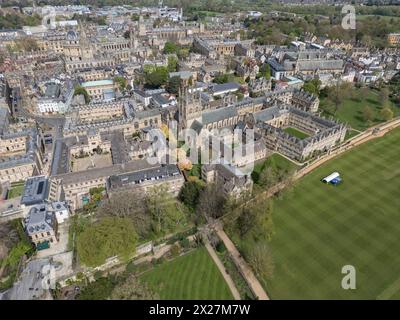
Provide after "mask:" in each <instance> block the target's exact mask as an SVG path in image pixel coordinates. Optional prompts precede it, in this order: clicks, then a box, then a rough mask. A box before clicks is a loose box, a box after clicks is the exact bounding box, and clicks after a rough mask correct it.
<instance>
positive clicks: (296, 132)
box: [283, 127, 309, 139]
mask: <svg viewBox="0 0 400 320" xmlns="http://www.w3.org/2000/svg"><path fill="white" fill-rule="evenodd" d="M283 131H285V132H287V133H289V134H290V135H291V136H294V137H297V138H299V139H305V138H307V137H308V136H309V135H308V134H307V133H305V132H303V131H300V130H297V129H295V128H292V127H288V128H285V129H283Z"/></svg>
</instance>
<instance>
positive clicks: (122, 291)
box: [111, 274, 160, 300]
mask: <svg viewBox="0 0 400 320" xmlns="http://www.w3.org/2000/svg"><path fill="white" fill-rule="evenodd" d="M158 299H160V298H159V296H158V294H157V293H155V292H153V291H152V290H151V289H150V288H149V287H148V286H147V285H146V284H145V283H143V282H141V281H140V279H138V278H137V277H136V276H135V275H133V274H132V275H130V276H128V278H127V279H126V280H125V282H124V283H123V284H121V285H118V286H116V287H115V288H114V290H113V291H112V293H111V300H158Z"/></svg>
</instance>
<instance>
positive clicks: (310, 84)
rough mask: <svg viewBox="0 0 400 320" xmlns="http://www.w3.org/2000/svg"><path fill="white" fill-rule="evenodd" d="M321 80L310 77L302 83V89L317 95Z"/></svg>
mask: <svg viewBox="0 0 400 320" xmlns="http://www.w3.org/2000/svg"><path fill="white" fill-rule="evenodd" d="M320 87H321V81H320V80H319V79H312V80H309V81H306V82H305V83H304V86H303V89H304V91H307V92H309V93H311V94H313V95H315V96H317V97H318V96H319V93H320Z"/></svg>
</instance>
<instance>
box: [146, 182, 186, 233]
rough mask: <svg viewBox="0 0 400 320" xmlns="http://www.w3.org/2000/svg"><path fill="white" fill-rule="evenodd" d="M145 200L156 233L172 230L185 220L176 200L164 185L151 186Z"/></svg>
mask: <svg viewBox="0 0 400 320" xmlns="http://www.w3.org/2000/svg"><path fill="white" fill-rule="evenodd" d="M145 201H146V210H147V212H148V214H149V215H150V216H151V217H152V220H153V230H154V232H155V233H156V234H160V233H161V232H167V231H173V230H175V229H176V228H177V227H178V226H180V225H182V224H183V223H185V222H186V217H185V215H184V214H183V213H182V212H181V210H179V209H178V208H177V205H176V201H175V199H174V198H173V197H172V195H171V194H170V193H169V192H168V187H167V186H166V185H161V186H155V187H153V188H151V189H150V190H149V192H148V193H147V195H146V199H145Z"/></svg>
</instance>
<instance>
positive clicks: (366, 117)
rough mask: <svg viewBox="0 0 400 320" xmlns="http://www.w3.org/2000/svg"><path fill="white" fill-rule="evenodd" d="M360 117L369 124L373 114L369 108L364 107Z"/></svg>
mask: <svg viewBox="0 0 400 320" xmlns="http://www.w3.org/2000/svg"><path fill="white" fill-rule="evenodd" d="M362 116H363V119H364V121H365V122H367V123H369V122H371V121H372V120H373V118H374V112H373V111H372V109H371V107H370V106H366V107H365V108H364V109H363V112H362Z"/></svg>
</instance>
